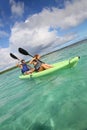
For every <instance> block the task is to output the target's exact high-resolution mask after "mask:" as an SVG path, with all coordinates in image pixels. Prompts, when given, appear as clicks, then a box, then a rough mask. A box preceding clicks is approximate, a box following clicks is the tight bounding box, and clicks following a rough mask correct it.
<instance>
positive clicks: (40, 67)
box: [29, 54, 52, 72]
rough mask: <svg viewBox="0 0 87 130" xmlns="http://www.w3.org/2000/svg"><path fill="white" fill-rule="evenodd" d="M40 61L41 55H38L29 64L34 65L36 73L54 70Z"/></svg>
mask: <svg viewBox="0 0 87 130" xmlns="http://www.w3.org/2000/svg"><path fill="white" fill-rule="evenodd" d="M39 59H40V55H38V54H36V55H35V56H34V58H33V59H32V60H31V61H30V62H29V64H33V65H34V69H35V71H37V72H39V71H43V70H46V69H49V68H52V66H51V65H48V64H45V63H43V62H42V61H40V60H39Z"/></svg>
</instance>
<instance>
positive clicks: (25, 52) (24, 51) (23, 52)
mask: <svg viewBox="0 0 87 130" xmlns="http://www.w3.org/2000/svg"><path fill="white" fill-rule="evenodd" d="M18 51H19V52H20V53H21V54H24V55H29V56H31V57H33V58H34V56H32V55H31V54H29V53H28V52H27V51H26V50H24V49H23V48H18ZM38 61H40V62H41V63H44V62H43V61H41V60H39V59H38Z"/></svg>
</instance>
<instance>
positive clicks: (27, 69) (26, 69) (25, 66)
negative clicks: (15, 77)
mask: <svg viewBox="0 0 87 130" xmlns="http://www.w3.org/2000/svg"><path fill="white" fill-rule="evenodd" d="M22 67H23V68H22V69H21V72H22V73H23V74H24V72H26V71H29V70H30V68H29V67H28V66H27V65H26V64H22Z"/></svg>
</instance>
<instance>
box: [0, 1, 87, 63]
mask: <svg viewBox="0 0 87 130" xmlns="http://www.w3.org/2000/svg"><path fill="white" fill-rule="evenodd" d="M86 2H87V1H86V0H76V1H74V2H73V4H70V3H68V4H66V8H65V9H57V8H52V9H43V11H42V12H40V13H39V14H34V15H32V16H31V17H28V18H27V19H26V20H25V22H21V23H15V25H14V26H13V28H12V29H11V37H10V39H9V41H10V46H9V49H10V51H12V52H17V49H18V47H23V48H25V49H26V50H28V51H29V52H30V53H31V54H35V53H42V54H43V53H47V52H49V51H53V50H55V49H57V48H58V47H59V46H61V45H63V44H65V43H66V42H68V41H70V40H72V39H74V38H75V37H77V35H76V34H74V33H71V34H67V35H64V36H61V37H60V36H59V35H58V34H59V32H58V28H60V29H61V30H64V29H68V28H70V27H75V26H77V25H79V24H80V23H81V22H83V21H84V20H85V19H87V3H86ZM10 3H11V5H12V8H13V9H12V12H13V13H14V14H17V15H21V14H22V13H23V12H22V11H23V10H21V9H22V8H20V10H21V11H18V10H16V9H17V8H18V7H19V6H18V5H20V4H18V3H15V1H14V0H10ZM15 10H16V11H15ZM51 27H52V28H53V30H51V31H50V28H51ZM2 51H4V52H5V51H6V54H7V53H8V50H1V52H2ZM2 54H5V53H2ZM6 54H5V55H6ZM3 57H4V55H2V57H0V59H1V58H3ZM7 60H8V61H10V62H11V61H12V59H11V60H10V59H9V58H8V55H6V58H5V59H4V61H3V63H5V61H7Z"/></svg>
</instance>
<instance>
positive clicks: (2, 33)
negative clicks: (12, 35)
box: [0, 31, 9, 38]
mask: <svg viewBox="0 0 87 130" xmlns="http://www.w3.org/2000/svg"><path fill="white" fill-rule="evenodd" d="M8 36H9V35H8V33H7V32H5V31H0V38H2V37H8Z"/></svg>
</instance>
